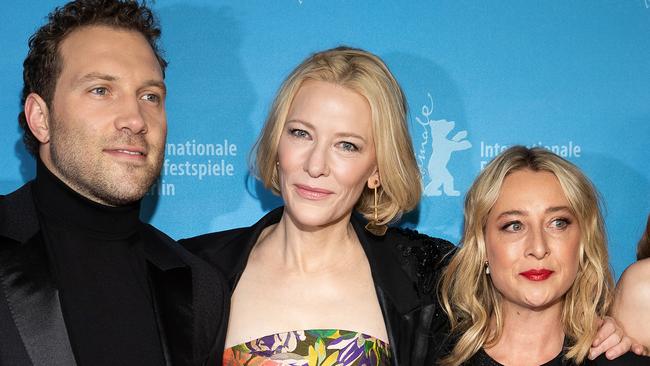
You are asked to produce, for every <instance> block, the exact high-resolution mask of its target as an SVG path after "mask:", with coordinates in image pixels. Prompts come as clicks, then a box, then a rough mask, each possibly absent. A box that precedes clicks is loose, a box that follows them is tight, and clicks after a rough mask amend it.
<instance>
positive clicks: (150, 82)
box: [142, 80, 167, 94]
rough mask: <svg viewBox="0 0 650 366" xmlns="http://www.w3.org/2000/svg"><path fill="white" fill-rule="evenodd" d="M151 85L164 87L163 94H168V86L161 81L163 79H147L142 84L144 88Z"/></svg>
mask: <svg viewBox="0 0 650 366" xmlns="http://www.w3.org/2000/svg"><path fill="white" fill-rule="evenodd" d="M151 86H153V87H155V88H160V89H162V92H163V94H167V86H166V85H165V82H164V81H161V80H147V81H145V82H144V84H142V87H143V88H147V87H151Z"/></svg>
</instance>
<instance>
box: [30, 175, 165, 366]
mask: <svg viewBox="0 0 650 366" xmlns="http://www.w3.org/2000/svg"><path fill="white" fill-rule="evenodd" d="M37 174H38V177H39V178H38V179H37V180H36V181H35V183H34V191H33V193H34V201H35V203H36V207H37V210H38V211H39V214H40V226H41V233H42V235H43V239H44V241H45V245H46V249H47V252H48V254H49V259H50V260H49V262H50V263H49V264H50V268H51V269H52V274H53V280H54V283H55V285H56V287H57V288H58V289H59V297H60V302H61V311H62V313H63V320H64V321H65V324H66V328H67V330H68V336H69V338H70V344H71V345H72V351H73V353H74V355H75V359H76V360H77V363H79V364H81V365H117V364H127V365H137V364H142V365H164V364H165V361H164V359H163V351H162V347H161V344H160V337H159V334H158V328H157V326H156V317H155V314H154V311H153V302H152V298H151V289H150V288H149V283H148V278H149V273H148V271H147V268H146V260H145V258H144V253H143V251H142V239H141V237H140V235H138V226H139V222H140V220H139V213H140V205H139V204H137V203H136V204H132V205H128V206H123V207H108V206H104V205H100V204H98V203H95V202H92V201H90V200H88V199H86V198H85V197H83V196H81V195H79V194H78V193H77V192H75V191H73V190H72V189H70V188H69V187H68V186H66V185H65V184H64V183H63V182H61V181H60V180H59V179H57V178H56V177H55V176H54V175H53V174H52V173H50V172H49V171H48V170H47V168H45V167H44V166H43V165H42V164H39V165H38V173H37ZM115 294H120V295H119V296H115Z"/></svg>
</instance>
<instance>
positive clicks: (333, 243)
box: [182, 47, 454, 366]
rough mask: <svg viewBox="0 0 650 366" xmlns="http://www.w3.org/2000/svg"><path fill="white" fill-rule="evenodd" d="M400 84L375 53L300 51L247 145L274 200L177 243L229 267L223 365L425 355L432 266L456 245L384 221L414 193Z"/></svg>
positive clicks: (401, 360) (416, 180)
mask: <svg viewBox="0 0 650 366" xmlns="http://www.w3.org/2000/svg"><path fill="white" fill-rule="evenodd" d="M406 112H407V107H406V101H405V98H404V94H403V93H402V90H401V88H400V86H399V84H398V83H397V81H396V80H395V78H394V77H393V75H392V74H391V72H390V70H389V69H388V67H387V66H386V65H385V64H384V62H383V61H382V60H381V59H380V58H378V57H377V56H375V55H373V54H372V53H370V52H367V51H364V50H360V49H354V48H349V47H339V48H335V49H330V50H326V51H322V52H318V53H315V54H313V55H312V56H310V57H308V58H307V59H306V60H305V61H303V62H302V63H301V64H300V65H299V66H298V67H296V69H295V70H293V72H291V74H290V75H289V76H288V77H287V79H286V80H285V81H284V83H283V84H282V86H281V87H280V90H279V91H278V93H277V96H276V98H275V100H274V102H273V104H272V106H271V109H270V112H269V116H268V118H267V120H266V123H265V125H264V128H263V130H262V132H261V135H260V137H259V140H258V141H257V144H256V148H255V150H254V157H255V159H254V161H255V164H254V165H255V167H254V171H255V173H256V175H257V177H258V178H259V179H260V180H261V181H262V183H263V184H264V185H265V186H266V187H267V188H269V189H271V190H272V191H273V192H274V193H276V194H278V195H279V196H281V197H282V200H283V201H284V207H279V208H277V209H275V210H273V211H271V212H270V213H268V214H267V215H266V216H264V217H263V218H262V219H261V220H260V221H258V222H257V223H256V224H254V225H253V226H251V227H247V228H240V229H235V230H229V231H226V232H221V233H214V234H208V235H204V236H200V237H197V238H193V239H189V240H185V241H182V243H183V245H185V246H186V247H187V248H189V249H190V250H192V251H193V252H195V253H197V254H198V255H200V256H201V257H202V258H204V259H206V260H207V261H208V262H210V263H212V264H213V265H215V266H216V267H217V268H218V269H219V270H221V271H222V272H223V273H225V274H226V276H227V277H228V279H229V283H230V286H231V288H230V290H231V296H232V297H231V311H230V314H229V321H228V329H227V331H226V334H225V339H222V340H218V343H219V342H221V343H219V344H220V345H221V349H224V348H225V352H224V356H223V361H224V365H240V364H261V363H264V365H281V364H282V365H285V364H301V365H302V364H309V365H316V364H318V365H343V366H352V365H373V366H375V365H403V366H419V365H422V366H423V365H428V364H427V363H426V360H431V359H435V358H437V354H436V353H435V352H436V350H435V347H434V346H432V344H435V343H431V342H429V341H430V340H431V339H430V338H429V335H430V334H434V335H439V336H441V337H442V336H444V334H445V332H444V329H445V327H446V325H447V321H446V319H445V318H444V317H443V316H434V314H436V312H437V311H439V307H438V306H437V300H436V296H435V288H434V287H435V286H434V284H435V283H436V282H437V279H438V278H437V275H438V274H439V273H440V271H441V268H442V266H443V265H444V259H445V257H446V256H447V254H448V253H449V252H451V251H452V250H453V249H454V246H453V245H452V244H451V243H449V242H447V241H445V240H442V239H435V238H430V237H428V236H425V235H421V234H418V233H416V232H414V231H408V230H402V229H396V228H388V226H387V224H389V223H394V222H396V221H397V220H398V219H399V218H400V216H401V215H402V213H404V212H406V211H409V210H411V209H413V208H414V207H415V206H416V205H417V204H418V201H419V199H420V196H421V190H422V187H421V185H420V175H419V170H418V167H417V164H416V161H415V156H414V154H413V147H412V144H411V138H410V136H409V132H408V128H407V122H406Z"/></svg>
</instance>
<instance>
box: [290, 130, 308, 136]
mask: <svg viewBox="0 0 650 366" xmlns="http://www.w3.org/2000/svg"><path fill="white" fill-rule="evenodd" d="M289 133H290V134H291V135H292V136H295V137H298V138H307V137H309V133H307V131H305V130H301V129H299V128H292V129H290V130H289Z"/></svg>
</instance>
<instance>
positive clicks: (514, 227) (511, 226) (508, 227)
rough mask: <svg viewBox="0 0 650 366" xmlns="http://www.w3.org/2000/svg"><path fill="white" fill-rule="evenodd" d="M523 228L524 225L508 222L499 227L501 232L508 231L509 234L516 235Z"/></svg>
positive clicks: (517, 222)
mask: <svg viewBox="0 0 650 366" xmlns="http://www.w3.org/2000/svg"><path fill="white" fill-rule="evenodd" d="M523 228H524V225H523V224H522V223H521V222H519V221H512V222H508V223H506V224H505V225H503V226H501V230H504V231H508V232H511V233H516V232H519V231H521V230H522V229H523Z"/></svg>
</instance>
